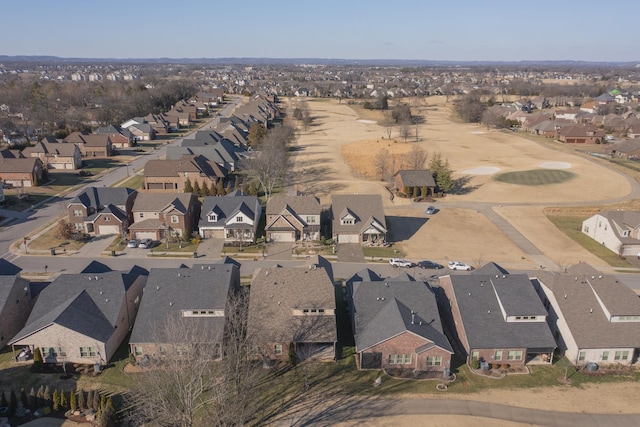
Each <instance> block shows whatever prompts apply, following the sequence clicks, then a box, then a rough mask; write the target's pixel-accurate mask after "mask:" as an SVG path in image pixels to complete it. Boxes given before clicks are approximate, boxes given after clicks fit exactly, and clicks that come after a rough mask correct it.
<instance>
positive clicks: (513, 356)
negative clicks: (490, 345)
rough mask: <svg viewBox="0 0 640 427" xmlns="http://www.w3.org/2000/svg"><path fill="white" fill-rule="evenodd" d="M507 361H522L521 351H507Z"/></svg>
mask: <svg viewBox="0 0 640 427" xmlns="http://www.w3.org/2000/svg"><path fill="white" fill-rule="evenodd" d="M507 360H522V350H509V354H508V355H507Z"/></svg>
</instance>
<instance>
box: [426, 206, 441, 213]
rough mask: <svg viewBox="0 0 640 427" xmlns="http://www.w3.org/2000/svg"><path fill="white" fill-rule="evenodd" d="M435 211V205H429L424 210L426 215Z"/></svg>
mask: <svg viewBox="0 0 640 427" xmlns="http://www.w3.org/2000/svg"><path fill="white" fill-rule="evenodd" d="M436 212H438V209H436V208H435V206H429V207H428V208H427V210H425V211H424V213H425V214H427V215H433V214H434V213H436Z"/></svg>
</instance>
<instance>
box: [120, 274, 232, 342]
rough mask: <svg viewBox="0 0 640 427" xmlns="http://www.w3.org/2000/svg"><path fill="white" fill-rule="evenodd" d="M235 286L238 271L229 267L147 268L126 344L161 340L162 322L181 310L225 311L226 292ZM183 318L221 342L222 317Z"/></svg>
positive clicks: (223, 322)
mask: <svg viewBox="0 0 640 427" xmlns="http://www.w3.org/2000/svg"><path fill="white" fill-rule="evenodd" d="M239 286H240V273H239V269H238V267H237V266H235V265H233V264H206V265H205V264H199V265H194V267H193V268H154V269H151V272H150V273H149V278H148V279H147V284H146V286H145V289H144V294H143V298H142V301H141V303H140V308H139V309H138V316H137V317H136V324H135V326H134V328H133V331H132V332H131V338H130V340H129V342H131V343H150V342H155V341H156V340H162V339H163V338H164V337H163V333H162V328H163V325H164V322H165V321H167V320H168V319H170V317H169V316H172V315H175V316H180V315H181V313H182V310H225V309H226V307H227V300H228V296H229V292H230V291H231V290H237V289H238V288H239ZM186 319H189V320H193V322H194V323H198V324H199V325H201V326H202V327H206V328H207V329H208V333H210V334H211V336H212V337H214V339H217V340H221V339H222V335H223V332H224V326H225V317H191V318H186ZM160 342H161V341H160Z"/></svg>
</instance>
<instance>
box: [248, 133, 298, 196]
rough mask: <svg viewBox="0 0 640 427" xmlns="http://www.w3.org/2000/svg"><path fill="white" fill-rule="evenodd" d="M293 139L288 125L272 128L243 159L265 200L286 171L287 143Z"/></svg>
mask: <svg viewBox="0 0 640 427" xmlns="http://www.w3.org/2000/svg"><path fill="white" fill-rule="evenodd" d="M292 139H293V130H292V129H291V128H289V127H288V126H281V127H277V128H274V129H272V130H271V131H269V132H268V133H267V135H266V136H265V137H264V139H263V141H262V143H261V144H260V146H259V147H258V149H257V150H256V151H254V152H252V153H251V156H250V157H248V158H246V159H245V160H244V161H243V165H244V168H245V169H246V170H247V172H248V173H249V175H250V176H251V177H253V178H254V179H255V180H256V181H258V183H259V184H260V187H261V188H262V191H263V192H264V194H265V197H266V198H267V200H268V199H269V198H270V197H271V193H273V189H274V187H275V186H276V184H277V183H279V182H281V181H282V180H283V179H284V176H285V173H286V171H287V153H286V147H287V144H288V143H289V142H290V141H291V140H292Z"/></svg>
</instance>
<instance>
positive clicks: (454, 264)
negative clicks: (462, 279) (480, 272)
mask: <svg viewBox="0 0 640 427" xmlns="http://www.w3.org/2000/svg"><path fill="white" fill-rule="evenodd" d="M449 268H450V269H451V270H464V271H470V270H471V266H470V265H469V264H465V263H464V262H462V261H450V262H449Z"/></svg>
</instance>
